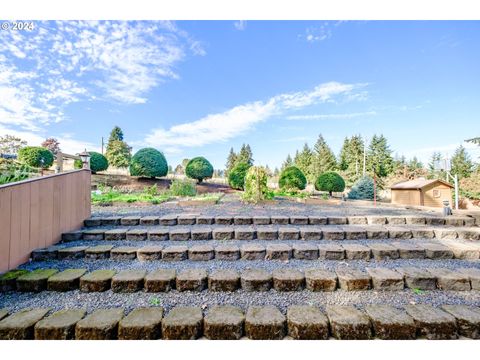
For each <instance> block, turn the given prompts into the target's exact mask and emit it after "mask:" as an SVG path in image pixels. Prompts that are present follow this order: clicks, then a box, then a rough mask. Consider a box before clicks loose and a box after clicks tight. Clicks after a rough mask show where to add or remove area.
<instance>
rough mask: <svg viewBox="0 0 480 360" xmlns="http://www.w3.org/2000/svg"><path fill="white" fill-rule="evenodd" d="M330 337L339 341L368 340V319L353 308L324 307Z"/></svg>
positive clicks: (369, 334) (369, 336) (369, 330)
mask: <svg viewBox="0 0 480 360" xmlns="http://www.w3.org/2000/svg"><path fill="white" fill-rule="evenodd" d="M326 312H327V317H328V320H329V321H330V328H331V331H332V335H333V336H334V337H335V338H337V339H339V340H368V339H370V338H371V336H372V331H371V327H370V320H369V318H368V317H367V316H366V315H365V314H364V313H363V312H361V311H360V310H357V309H355V308H354V307H353V306H337V305H333V306H332V305H329V306H327V307H326Z"/></svg>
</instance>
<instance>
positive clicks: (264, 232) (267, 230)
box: [257, 226, 278, 240]
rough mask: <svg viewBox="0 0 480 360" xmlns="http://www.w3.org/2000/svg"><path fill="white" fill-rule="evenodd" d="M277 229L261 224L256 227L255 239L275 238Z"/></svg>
mask: <svg viewBox="0 0 480 360" xmlns="http://www.w3.org/2000/svg"><path fill="white" fill-rule="evenodd" d="M277 238H278V231H277V229H275V228H271V227H267V226H262V227H258V228H257V239H259V240H276V239H277Z"/></svg>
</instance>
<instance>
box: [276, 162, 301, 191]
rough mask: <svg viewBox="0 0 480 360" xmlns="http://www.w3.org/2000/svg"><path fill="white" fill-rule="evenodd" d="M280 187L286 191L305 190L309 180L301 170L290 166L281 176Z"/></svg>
mask: <svg viewBox="0 0 480 360" xmlns="http://www.w3.org/2000/svg"><path fill="white" fill-rule="evenodd" d="M278 186H279V187H280V189H285V190H303V189H305V187H306V186H307V178H306V177H305V175H304V174H303V172H302V171H301V170H300V169H299V168H297V167H296V166H289V167H287V168H285V170H283V171H282V173H281V174H280V179H279V180H278Z"/></svg>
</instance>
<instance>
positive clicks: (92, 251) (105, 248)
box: [85, 245, 113, 260]
mask: <svg viewBox="0 0 480 360" xmlns="http://www.w3.org/2000/svg"><path fill="white" fill-rule="evenodd" d="M112 249H113V245H97V246H92V247H89V248H88V249H87V250H85V259H90V260H101V259H108V258H110V251H111V250H112Z"/></svg>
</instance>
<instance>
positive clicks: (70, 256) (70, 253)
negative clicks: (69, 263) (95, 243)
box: [57, 246, 87, 260]
mask: <svg viewBox="0 0 480 360" xmlns="http://www.w3.org/2000/svg"><path fill="white" fill-rule="evenodd" d="M85 250H87V247H86V246H72V247H66V248H62V249H59V250H58V255H57V257H58V260H77V259H81V258H83V257H85Z"/></svg>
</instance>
